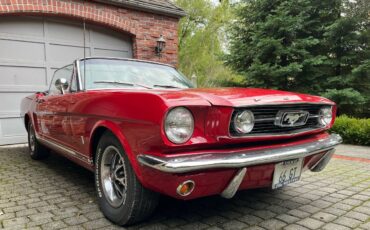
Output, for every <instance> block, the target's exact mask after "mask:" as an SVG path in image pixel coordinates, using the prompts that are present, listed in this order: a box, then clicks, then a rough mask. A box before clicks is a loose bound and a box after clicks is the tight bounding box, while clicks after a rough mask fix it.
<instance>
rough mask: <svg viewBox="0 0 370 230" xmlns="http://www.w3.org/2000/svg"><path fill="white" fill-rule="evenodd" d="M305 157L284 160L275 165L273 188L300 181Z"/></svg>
mask: <svg viewBox="0 0 370 230" xmlns="http://www.w3.org/2000/svg"><path fill="white" fill-rule="evenodd" d="M302 163H303V158H299V159H293V160H288V161H283V162H280V163H277V164H276V165H275V171H274V178H273V180H272V189H277V188H280V187H283V186H285V185H287V184H290V183H293V182H296V181H299V179H300V178H301V173H302Z"/></svg>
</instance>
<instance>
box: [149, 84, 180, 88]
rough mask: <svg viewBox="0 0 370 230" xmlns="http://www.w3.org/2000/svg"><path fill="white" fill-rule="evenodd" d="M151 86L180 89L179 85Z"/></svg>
mask: <svg viewBox="0 0 370 230" xmlns="http://www.w3.org/2000/svg"><path fill="white" fill-rule="evenodd" d="M153 87H159V88H167V89H181V88H180V87H176V86H173V85H153Z"/></svg>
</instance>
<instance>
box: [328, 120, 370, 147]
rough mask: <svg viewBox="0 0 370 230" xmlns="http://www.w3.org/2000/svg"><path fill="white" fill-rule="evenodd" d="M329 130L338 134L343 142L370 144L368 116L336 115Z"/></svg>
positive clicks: (369, 121)
mask: <svg viewBox="0 0 370 230" xmlns="http://www.w3.org/2000/svg"><path fill="white" fill-rule="evenodd" d="M331 132H334V133H338V134H340V135H341V136H342V138H343V141H344V143H347V144H356V145H368V146H370V118H368V119H358V118H353V117H348V116H346V115H343V116H340V117H337V119H336V121H335V124H334V126H333V128H332V129H331Z"/></svg>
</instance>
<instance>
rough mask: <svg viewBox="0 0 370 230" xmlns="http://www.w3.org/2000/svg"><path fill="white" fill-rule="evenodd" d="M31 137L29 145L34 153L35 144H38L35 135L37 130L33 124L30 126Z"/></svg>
mask: <svg viewBox="0 0 370 230" xmlns="http://www.w3.org/2000/svg"><path fill="white" fill-rule="evenodd" d="M28 135H29V137H28V141H29V143H28V144H29V146H30V150H31V154H33V153H34V152H35V146H36V136H35V130H33V127H32V125H31V126H30V130H29V134H28Z"/></svg>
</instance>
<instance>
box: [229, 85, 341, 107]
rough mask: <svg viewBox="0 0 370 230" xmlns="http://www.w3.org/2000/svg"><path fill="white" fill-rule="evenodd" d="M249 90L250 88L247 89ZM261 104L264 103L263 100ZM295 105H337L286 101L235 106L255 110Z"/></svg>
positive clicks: (323, 102)
mask: <svg viewBox="0 0 370 230" xmlns="http://www.w3.org/2000/svg"><path fill="white" fill-rule="evenodd" d="M247 89H248V88H247ZM261 102H263V101H262V100H261ZM294 104H297V105H302V104H305V105H335V103H334V102H333V103H329V102H327V101H325V100H323V101H321V102H305V101H301V102H297V101H286V102H281V103H275V102H268V103H263V104H255V105H238V106H234V107H235V108H246V109H247V108H251V107H253V108H255V107H259V106H266V105H294Z"/></svg>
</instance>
